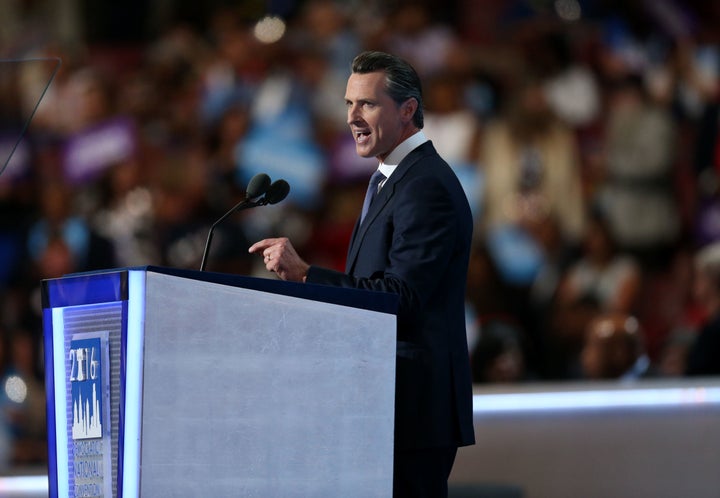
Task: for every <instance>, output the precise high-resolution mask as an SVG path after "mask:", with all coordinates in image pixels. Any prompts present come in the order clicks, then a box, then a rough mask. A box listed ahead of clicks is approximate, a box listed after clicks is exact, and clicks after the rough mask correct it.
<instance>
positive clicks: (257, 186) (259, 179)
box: [245, 173, 270, 199]
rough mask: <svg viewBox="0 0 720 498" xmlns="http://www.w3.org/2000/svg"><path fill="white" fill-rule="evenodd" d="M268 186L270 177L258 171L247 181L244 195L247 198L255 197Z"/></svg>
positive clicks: (262, 192)
mask: <svg viewBox="0 0 720 498" xmlns="http://www.w3.org/2000/svg"><path fill="white" fill-rule="evenodd" d="M269 188H270V177H269V176H268V175H266V174H265V173H258V174H257V175H255V176H253V177H252V178H251V179H250V181H249V182H248V185H247V189H246V190H245V197H246V198H247V199H255V198H257V197H260V196H261V195H263V194H264V193H265V192H267V191H268V189H269Z"/></svg>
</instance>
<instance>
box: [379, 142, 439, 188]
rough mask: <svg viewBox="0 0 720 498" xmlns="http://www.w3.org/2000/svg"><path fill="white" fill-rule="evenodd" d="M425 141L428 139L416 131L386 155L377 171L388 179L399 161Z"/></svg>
mask: <svg viewBox="0 0 720 498" xmlns="http://www.w3.org/2000/svg"><path fill="white" fill-rule="evenodd" d="M427 141H428V139H427V137H426V136H425V134H424V133H423V132H422V130H420V131H418V132H417V133H415V134H414V135H412V136H410V137H408V138H406V139H405V140H404V141H403V142H401V143H400V144H399V145H398V146H397V147H395V148H394V149H393V151H392V152H391V153H390V154H388V156H387V157H386V158H385V160H384V161H382V162H381V163H380V165H378V169H379V170H380V172H381V173H382V174H383V175H385V178H390V175H392V173H393V171H395V168H397V166H398V164H400V161H402V160H403V159H405V156H407V155H408V154H410V153H411V152H412V151H413V150H415V149H416V148H418V147H420V146H421V145H422V144H424V143H425V142H427Z"/></svg>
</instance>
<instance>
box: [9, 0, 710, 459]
mask: <svg viewBox="0 0 720 498" xmlns="http://www.w3.org/2000/svg"><path fill="white" fill-rule="evenodd" d="M60 3H62V2H60ZM90 3H92V2H90ZM48 4H56V2H42V1H26V2H8V3H6V4H5V6H4V7H2V9H5V11H4V12H2V14H4V15H0V57H2V58H4V59H5V61H3V62H0V93H1V95H0V118H1V119H2V122H0V156H2V157H0V168H2V167H3V165H4V170H3V171H2V173H0V261H2V265H0V333H1V334H2V335H1V340H0V376H1V378H2V386H1V389H0V409H1V411H0V420H4V422H5V423H4V425H3V427H4V429H2V430H0V453H2V454H0V462H7V461H10V462H12V463H14V464H26V463H36V462H42V461H43V460H44V458H46V456H45V446H44V438H45V433H44V431H45V427H44V391H43V375H44V372H43V358H42V320H41V316H42V315H41V298H40V296H41V291H40V288H41V281H42V280H43V279H48V278H56V277H60V276H62V275H65V274H68V273H73V272H78V271H87V270H93V269H101V268H113V267H126V266H139V265H150V264H152V265H163V266H171V267H176V268H189V269H198V268H199V265H200V260H201V257H202V253H203V249H204V244H205V240H206V236H207V233H208V229H209V227H210V225H211V224H212V223H213V222H214V221H215V220H217V219H218V218H219V217H220V216H221V215H222V214H223V213H225V212H226V211H227V210H228V209H229V208H230V207H232V206H233V205H234V204H235V203H237V202H238V201H240V200H241V199H242V198H243V196H244V189H245V186H246V185H247V182H248V180H249V179H250V178H251V177H252V176H253V175H254V174H256V173H258V172H265V173H267V174H269V175H270V176H271V177H272V178H273V179H277V178H284V179H286V180H287V181H288V182H289V183H290V185H291V192H290V195H289V196H288V198H287V199H286V200H285V201H284V202H282V203H281V204H278V205H276V206H268V207H264V208H260V209H256V210H249V211H244V212H241V213H237V214H236V215H234V216H232V217H231V218H228V219H227V220H225V222H224V223H223V224H222V225H220V226H219V227H218V229H217V231H216V233H215V238H214V240H213V246H212V248H211V251H210V255H209V259H208V264H207V270H208V271H219V272H230V273H237V274H244V275H253V276H259V277H267V278H273V276H272V275H271V274H268V273H267V272H266V271H265V270H264V267H263V266H262V262H261V261H256V260H255V259H253V258H250V257H249V255H248V254H247V247H248V246H249V245H250V244H251V243H252V242H254V241H255V240H259V239H260V238H263V237H266V236H280V235H285V236H289V237H290V238H291V239H292V240H293V242H294V244H295V245H296V246H297V248H298V252H300V254H301V255H302V256H303V257H304V258H305V259H306V260H307V261H309V262H312V263H315V264H319V265H324V266H329V267H332V268H337V269H343V268H344V259H345V251H346V248H347V243H348V239H349V235H350V232H351V231H352V228H353V224H354V222H355V219H356V216H357V213H358V212H359V206H360V205H361V204H362V197H363V195H364V191H365V187H366V182H367V179H368V177H369V175H370V173H371V172H372V171H373V170H374V169H375V167H376V164H375V162H374V161H373V160H369V159H362V158H358V157H357V156H356V154H355V148H354V142H353V140H352V137H351V136H350V134H349V129H348V126H347V124H346V121H345V120H346V116H345V107H344V91H345V82H346V79H347V77H348V75H349V65H350V61H351V60H352V58H353V56H354V55H356V54H357V53H358V52H360V51H361V50H364V49H379V50H385V51H390V52H393V53H396V54H398V55H401V56H403V57H405V58H406V59H407V60H409V61H410V62H411V63H412V64H413V65H414V66H415V67H416V69H417V70H418V72H419V73H420V75H421V77H422V78H423V81H424V85H425V86H424V98H425V108H426V118H425V123H426V126H425V133H426V135H427V136H428V137H429V138H430V139H431V140H432V141H433V143H434V144H435V146H436V148H437V149H438V151H439V152H440V154H441V155H442V156H443V157H444V158H445V159H446V160H447V161H448V162H449V163H450V165H451V166H452V167H453V168H454V169H455V171H456V172H457V174H458V177H459V178H460V180H461V182H462V183H463V186H464V187H465V190H466V193H467V196H468V199H469V200H470V202H471V207H472V209H473V215H474V218H475V222H476V228H475V249H474V252H473V255H472V260H471V262H470V270H469V274H468V288H467V324H468V344H469V346H470V351H471V355H472V365H473V375H474V377H475V378H474V380H475V382H478V383H487V382H526V381H536V380H540V381H546V380H548V381H549V380H565V379H568V380H569V379H619V380H620V379H632V378H641V377H649V376H654V377H663V376H664V377H679V376H685V375H715V374H718V373H720V356H718V354H720V353H719V351H720V348H719V347H718V342H720V339H718V337H720V331H719V330H718V329H720V322H719V320H720V318H719V313H720V252H718V250H717V246H715V244H716V243H720V182H719V181H718V178H720V177H719V176H718V175H719V174H720V139H719V137H720V107H719V103H720V31H718V30H717V25H718V22H720V5H719V4H718V3H717V2H703V1H700V0H696V1H686V2H682V1H671V0H657V1H653V2H646V1H640V0H637V1H605V2H601V1H590V0H585V1H583V0H556V1H520V0H512V1H511V0H508V1H501V0H481V1H471V0H456V1H454V2H449V1H443V2H440V1H425V2H422V1H409V2H407V1H394V2H385V1H379V0H375V1H372V0H368V1H364V2H357V1H347V2H345V1H333V0H306V1H299V0H298V1H292V0H286V1H275V2H272V1H271V2H259V1H257V2H256V1H248V2H226V3H225V2H209V3H206V4H203V5H204V7H202V8H201V7H198V6H195V7H194V9H193V8H189V3H188V2H181V1H177V2H172V1H167V2H149V3H148V5H151V6H152V5H155V6H159V5H160V6H163V7H164V9H160V8H158V9H156V10H154V11H153V12H154V13H155V16H154V17H153V18H152V19H154V21H153V22H154V23H155V24H154V25H152V26H148V21H147V20H146V17H145V14H147V12H145V11H143V8H142V7H141V4H142V2H130V3H129V4H128V9H129V12H131V13H132V12H134V13H135V14H136V17H135V18H133V19H119V20H122V21H127V22H128V24H127V31H126V32H124V34H125V36H123V31H122V30H121V29H119V28H117V29H116V28H113V29H110V28H108V31H107V33H105V34H103V32H102V31H101V30H100V32H98V31H99V30H98V29H95V30H90V29H89V28H88V27H89V26H91V25H95V24H94V23H92V22H91V21H92V19H85V22H84V23H83V22H79V23H78V22H76V25H79V26H81V27H82V26H85V29H84V30H76V31H73V30H72V29H70V30H68V29H59V27H58V26H60V27H67V25H70V26H72V23H68V22H64V23H63V22H60V21H61V20H62V19H65V18H64V17H62V18H60V17H58V18H57V19H58V23H56V24H53V23H52V21H51V20H50V19H55V18H50V19H48V18H45V17H43V16H44V15H47V13H48V11H47V9H45V10H44V9H43V8H42V7H47V5H48ZM71 4H73V2H69V3H68V5H71ZM13 6H14V9H13ZM86 7H87V6H86ZM93 8H94V9H96V10H94V11H93V12H90V10H92V9H87V8H86V9H85V10H84V11H82V9H81V11H80V12H79V13H76V14H78V16H79V17H80V18H81V21H82V14H85V15H86V16H88V15H90V14H93V13H94V14H96V15H100V17H99V18H98V19H100V20H103V19H104V20H107V19H108V17H109V16H113V15H116V14H117V12H118V11H117V10H113V8H112V7H110V6H108V7H106V10H105V11H102V8H101V7H99V6H95V7H93ZM199 12H201V14H202V15H198V13H199ZM126 14H127V12H126ZM161 14H162V15H161ZM78 16H76V21H77V18H78ZM133 23H135V24H133ZM142 23H144V24H142ZM98 24H99V25H100V26H102V25H103V23H102V22H99V23H98ZM106 25H107V26H115V25H116V24H115V23H106ZM139 25H142V26H144V27H142V28H138V26H139ZM59 61H61V63H60V62H59ZM50 81H51V82H50ZM49 82H50V85H49V87H47V89H46V86H47V85H48V83H49ZM38 101H40V104H39V105H38V106H37V108H36V104H37V102H38ZM33 113H34V114H33ZM31 115H32V121H31V124H30V126H29V128H28V129H27V133H26V134H25V135H24V137H23V138H22V140H21V141H20V143H19V144H18V145H17V147H15V149H14V154H13V156H12V159H11V160H10V161H9V162H8V163H7V164H5V158H6V157H7V156H8V155H9V153H10V150H12V148H13V147H14V144H15V143H16V140H15V139H16V138H17V137H18V136H20V135H21V134H22V132H23V126H22V123H23V122H24V121H25V120H26V119H28V118H29V117H30V116H31ZM3 154H4V156H3ZM698 344H701V345H702V347H701V348H700V347H699V346H697V345H698ZM12 442H15V443H16V444H12ZM1 465H2V463H0V466H1ZM0 470H2V469H1V468H0Z"/></svg>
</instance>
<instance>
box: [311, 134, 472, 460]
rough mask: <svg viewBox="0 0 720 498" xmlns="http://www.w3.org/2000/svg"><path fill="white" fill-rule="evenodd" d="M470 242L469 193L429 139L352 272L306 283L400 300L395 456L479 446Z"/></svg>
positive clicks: (361, 243)
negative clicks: (468, 329)
mask: <svg viewBox="0 0 720 498" xmlns="http://www.w3.org/2000/svg"><path fill="white" fill-rule="evenodd" d="M471 238H472V217H471V214H470V208H469V206H468V201H467V198H466V197H465V193H464V192H463V190H462V188H461V186H460V183H459V182H458V180H457V177H456V176H455V174H454V173H453V171H452V170H451V169H450V167H449V166H448V164H447V163H446V162H445V161H443V160H442V158H441V157H440V156H439V155H438V153H437V152H436V151H435V148H434V147H433V145H432V143H430V142H426V143H424V144H423V145H421V146H419V147H417V148H416V149H415V150H413V151H412V152H411V153H410V154H408V156H407V157H405V159H404V160H403V161H401V162H400V164H399V165H398V167H397V168H396V170H395V171H394V172H393V174H392V175H391V176H390V178H389V179H388V180H387V181H386V183H385V185H384V186H383V188H382V189H381V190H380V192H379V193H378V195H377V197H376V198H375V200H374V201H373V204H372V206H371V207H370V210H369V212H368V214H367V217H366V218H365V220H364V222H363V223H362V225H359V226H358V225H356V226H355V231H354V232H353V235H352V238H351V241H350V248H349V251H348V259H347V266H346V273H341V272H337V271H333V270H328V269H323V268H318V267H315V266H312V267H311V268H310V270H309V271H308V274H307V281H308V282H312V283H320V284H329V285H335V286H343V287H353V288H360V289H371V290H377V291H385V292H391V293H396V294H398V295H399V296H400V310H399V312H398V329H397V341H398V342H397V369H396V394H395V447H396V449H413V448H432V447H443V446H445V447H447V446H464V445H469V444H473V443H474V440H475V438H474V434H473V424H472V381H471V374H470V364H469V358H468V350H467V340H466V333H465V310H464V301H465V284H466V280H467V268H468V259H469V255H470V243H471Z"/></svg>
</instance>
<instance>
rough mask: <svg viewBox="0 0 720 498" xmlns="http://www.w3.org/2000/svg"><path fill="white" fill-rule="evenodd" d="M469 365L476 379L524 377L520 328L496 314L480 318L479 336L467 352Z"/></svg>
mask: <svg viewBox="0 0 720 498" xmlns="http://www.w3.org/2000/svg"><path fill="white" fill-rule="evenodd" d="M470 365H471V367H472V376H473V382H476V383H480V384H488V383H513V382H520V381H523V380H527V377H526V362H525V351H524V347H523V344H522V332H521V330H520V328H519V327H517V325H515V324H513V323H512V322H510V321H507V320H501V319H497V318H494V319H492V318H491V319H488V320H486V321H481V323H480V330H479V334H478V340H477V342H476V344H475V347H474V348H473V350H472V351H471V353H470Z"/></svg>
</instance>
